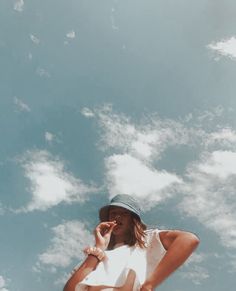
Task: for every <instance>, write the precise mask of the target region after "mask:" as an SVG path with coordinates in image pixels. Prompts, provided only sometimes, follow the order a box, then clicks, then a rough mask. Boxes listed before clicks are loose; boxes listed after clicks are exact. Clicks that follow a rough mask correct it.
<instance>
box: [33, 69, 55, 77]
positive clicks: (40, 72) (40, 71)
mask: <svg viewBox="0 0 236 291" xmlns="http://www.w3.org/2000/svg"><path fill="white" fill-rule="evenodd" d="M36 74H37V75H39V76H40V77H46V78H50V77H51V75H50V73H49V72H48V71H47V70H45V69H43V68H37V70H36Z"/></svg>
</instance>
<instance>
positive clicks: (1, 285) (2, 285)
mask: <svg viewBox="0 0 236 291" xmlns="http://www.w3.org/2000/svg"><path fill="white" fill-rule="evenodd" d="M0 291H9V289H8V288H7V282H6V279H4V278H3V276H0Z"/></svg>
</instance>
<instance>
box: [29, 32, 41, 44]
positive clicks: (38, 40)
mask: <svg viewBox="0 0 236 291" xmlns="http://www.w3.org/2000/svg"><path fill="white" fill-rule="evenodd" d="M30 39H31V40H32V42H33V43H34V44H36V45H38V44H40V39H39V38H37V37H36V36H35V35H33V34H30Z"/></svg>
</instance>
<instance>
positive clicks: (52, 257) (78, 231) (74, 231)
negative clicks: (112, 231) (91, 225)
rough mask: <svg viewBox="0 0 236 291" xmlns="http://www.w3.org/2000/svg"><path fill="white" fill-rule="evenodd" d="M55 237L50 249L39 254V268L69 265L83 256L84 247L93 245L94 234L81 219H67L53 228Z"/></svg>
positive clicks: (55, 268) (52, 268)
mask: <svg viewBox="0 0 236 291" xmlns="http://www.w3.org/2000/svg"><path fill="white" fill-rule="evenodd" d="M52 232H53V238H52V239H51V243H50V246H49V247H48V249H47V250H46V251H45V252H43V253H42V254H40V255H39V261H38V263H37V268H39V269H42V268H43V267H49V268H50V270H53V271H56V270H57V268H58V267H62V268H65V267H68V266H69V265H70V264H72V263H73V262H75V260H76V261H77V263H79V262H80V261H81V260H82V259H83V258H84V254H83V251H82V250H83V249H84V248H85V247H86V246H88V245H93V243H94V239H93V235H92V234H91V233H90V232H89V231H88V230H87V228H86V225H85V224H84V223H82V222H79V221H67V222H64V223H62V224H60V225H57V226H56V227H53V228H52Z"/></svg>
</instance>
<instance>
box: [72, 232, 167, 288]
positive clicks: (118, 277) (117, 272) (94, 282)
mask: <svg viewBox="0 0 236 291" xmlns="http://www.w3.org/2000/svg"><path fill="white" fill-rule="evenodd" d="M159 232H160V230H158V229H149V230H147V231H146V234H147V236H146V246H147V247H146V248H144V249H141V248H140V247H138V246H133V247H130V246H127V245H123V246H120V247H117V248H115V249H113V250H108V251H105V253H106V257H107V258H106V260H104V261H102V262H100V263H99V264H98V266H97V268H96V269H95V270H94V271H92V272H91V273H90V274H89V275H88V276H86V277H85V278H84V280H83V281H81V282H80V283H78V284H77V285H76V288H75V291H85V290H88V286H100V285H102V286H110V287H111V288H106V290H107V291H109V290H113V288H115V287H116V288H118V287H122V286H123V285H124V284H125V281H126V278H127V275H128V273H129V271H130V270H133V271H134V272H135V274H136V277H135V282H134V286H133V291H138V290H140V286H141V285H142V284H143V283H144V281H145V279H146V278H147V277H148V276H149V275H150V274H151V273H152V272H153V270H154V268H155V267H156V266H157V265H158V263H159V262H160V261H161V259H162V257H163V256H164V255H165V253H166V250H165V248H164V246H163V245H162V243H161V240H160V236H159ZM112 287H113V288H112Z"/></svg>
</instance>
